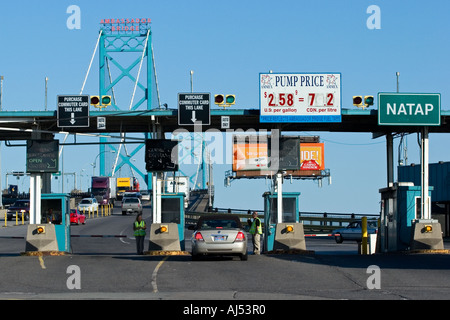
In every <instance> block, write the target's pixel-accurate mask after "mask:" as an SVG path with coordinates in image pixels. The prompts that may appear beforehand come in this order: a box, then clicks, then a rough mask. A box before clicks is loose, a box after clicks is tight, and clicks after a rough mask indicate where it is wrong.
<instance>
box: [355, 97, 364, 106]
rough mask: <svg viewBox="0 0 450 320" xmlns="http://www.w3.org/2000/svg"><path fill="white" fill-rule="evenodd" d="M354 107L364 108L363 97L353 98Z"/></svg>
mask: <svg viewBox="0 0 450 320" xmlns="http://www.w3.org/2000/svg"><path fill="white" fill-rule="evenodd" d="M353 105H354V106H357V107H361V106H363V98H362V96H353Z"/></svg>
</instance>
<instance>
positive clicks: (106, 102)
mask: <svg viewBox="0 0 450 320" xmlns="http://www.w3.org/2000/svg"><path fill="white" fill-rule="evenodd" d="M110 105H111V96H102V107H107V106H110Z"/></svg>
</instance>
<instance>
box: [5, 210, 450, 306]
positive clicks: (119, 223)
mask: <svg viewBox="0 0 450 320" xmlns="http://www.w3.org/2000/svg"><path fill="white" fill-rule="evenodd" d="M149 217H150V210H149V209H148V208H146V209H145V210H144V220H146V221H147V222H150V220H149ZM134 219H135V216H134V215H132V216H122V215H121V214H120V212H119V210H118V208H116V209H115V211H114V213H113V215H112V216H108V217H99V218H94V219H90V220H88V221H87V223H86V225H74V226H72V227H71V232H72V234H73V235H78V234H79V235H122V236H126V237H124V238H112V237H111V238H98V237H96V238H93V237H85V238H82V237H80V238H72V239H71V242H72V251H73V252H72V253H71V254H67V255H64V256H42V257H38V256H23V255H20V253H21V252H23V251H24V249H25V240H24V239H17V238H11V237H21V236H25V234H26V225H25V226H13V224H14V222H11V221H9V222H8V224H9V226H8V227H0V261H1V270H2V272H0V299H6V300H10V299H25V300H35V299H39V300H41V299H58V300H78V299H89V300H91V299H92V300H96V299H114V300H116V299H120V300H142V299H146V300H171V301H173V300H180V301H185V303H186V306H189V307H192V305H189V304H188V303H187V302H188V301H203V300H210V301H212V300H215V301H228V302H233V301H235V302H236V301H258V303H259V304H261V303H262V304H264V303H273V301H274V300H280V301H281V300H285V301H286V300H305V299H306V300H316V299H319V300H326V299H338V300H347V299H349V300H431V299H433V300H434V299H438V300H441V299H450V255H446V254H376V255H367V256H362V255H358V254H357V245H356V243H353V242H349V243H346V242H344V243H343V244H336V243H335V242H334V240H333V239H329V238H307V249H308V250H313V251H315V253H314V254H307V255H299V254H270V255H260V256H255V255H250V256H249V259H248V261H240V260H239V259H238V258H228V257H217V258H206V259H204V260H201V261H191V257H190V256H189V255H185V256H150V255H144V256H139V255H136V254H135V240H134V238H133V231H132V224H133V221H134ZM0 223H2V226H3V225H4V221H3V220H2V219H0ZM188 238H189V234H188V233H186V239H188ZM147 245H148V241H147V240H146V246H147ZM249 249H251V245H250V246H249ZM186 250H187V251H189V241H186ZM182 303H184V302H182ZM183 305H184V304H183ZM188 311H189V312H193V310H192V308H191V309H190V310H188ZM194 311H195V310H194Z"/></svg>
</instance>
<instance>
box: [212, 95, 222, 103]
mask: <svg viewBox="0 0 450 320" xmlns="http://www.w3.org/2000/svg"><path fill="white" fill-rule="evenodd" d="M224 101H225V96H224V95H223V94H216V95H214V103H215V104H223V103H224Z"/></svg>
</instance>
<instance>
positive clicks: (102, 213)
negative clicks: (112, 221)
mask: <svg viewBox="0 0 450 320" xmlns="http://www.w3.org/2000/svg"><path fill="white" fill-rule="evenodd" d="M104 208H105V206H102V217H103V211H104Z"/></svg>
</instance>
